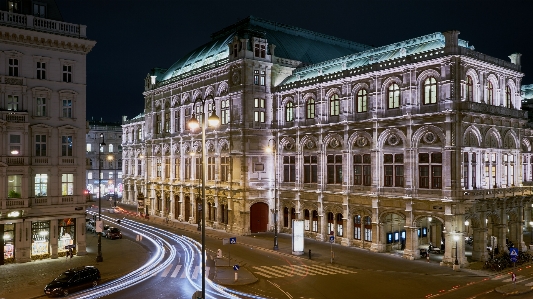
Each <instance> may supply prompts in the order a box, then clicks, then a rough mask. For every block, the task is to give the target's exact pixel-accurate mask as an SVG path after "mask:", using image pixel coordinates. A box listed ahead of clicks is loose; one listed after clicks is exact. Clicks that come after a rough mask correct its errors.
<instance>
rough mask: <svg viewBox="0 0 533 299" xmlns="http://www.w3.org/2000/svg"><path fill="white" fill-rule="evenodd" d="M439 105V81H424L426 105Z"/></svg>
mask: <svg viewBox="0 0 533 299" xmlns="http://www.w3.org/2000/svg"><path fill="white" fill-rule="evenodd" d="M435 103H437V80H435V78H433V77H429V78H427V79H426V80H424V104H435Z"/></svg>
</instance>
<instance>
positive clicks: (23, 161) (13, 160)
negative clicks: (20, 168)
mask: <svg viewBox="0 0 533 299" xmlns="http://www.w3.org/2000/svg"><path fill="white" fill-rule="evenodd" d="M0 161H2V162H4V163H5V164H7V165H10V166H12V165H28V161H29V157H21V156H12V157H1V158H0Z"/></svg>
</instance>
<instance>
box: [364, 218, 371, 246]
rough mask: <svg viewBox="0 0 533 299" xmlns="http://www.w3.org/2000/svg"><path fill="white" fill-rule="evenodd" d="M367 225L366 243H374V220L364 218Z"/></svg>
mask: <svg viewBox="0 0 533 299" xmlns="http://www.w3.org/2000/svg"><path fill="white" fill-rule="evenodd" d="M364 225H365V241H369V242H371V241H372V218H370V216H365V218H364Z"/></svg>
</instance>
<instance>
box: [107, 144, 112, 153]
mask: <svg viewBox="0 0 533 299" xmlns="http://www.w3.org/2000/svg"><path fill="white" fill-rule="evenodd" d="M108 150H109V152H110V153H112V152H113V144H112V143H110V144H109V147H108Z"/></svg>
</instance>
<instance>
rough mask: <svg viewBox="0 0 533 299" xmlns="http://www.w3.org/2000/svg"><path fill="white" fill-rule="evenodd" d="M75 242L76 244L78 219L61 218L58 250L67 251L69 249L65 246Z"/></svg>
mask: <svg viewBox="0 0 533 299" xmlns="http://www.w3.org/2000/svg"><path fill="white" fill-rule="evenodd" d="M74 244H76V219H74V218H65V219H61V220H59V240H58V243H57V251H58V252H59V253H65V252H67V250H68V249H66V248H65V246H67V245H74Z"/></svg>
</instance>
